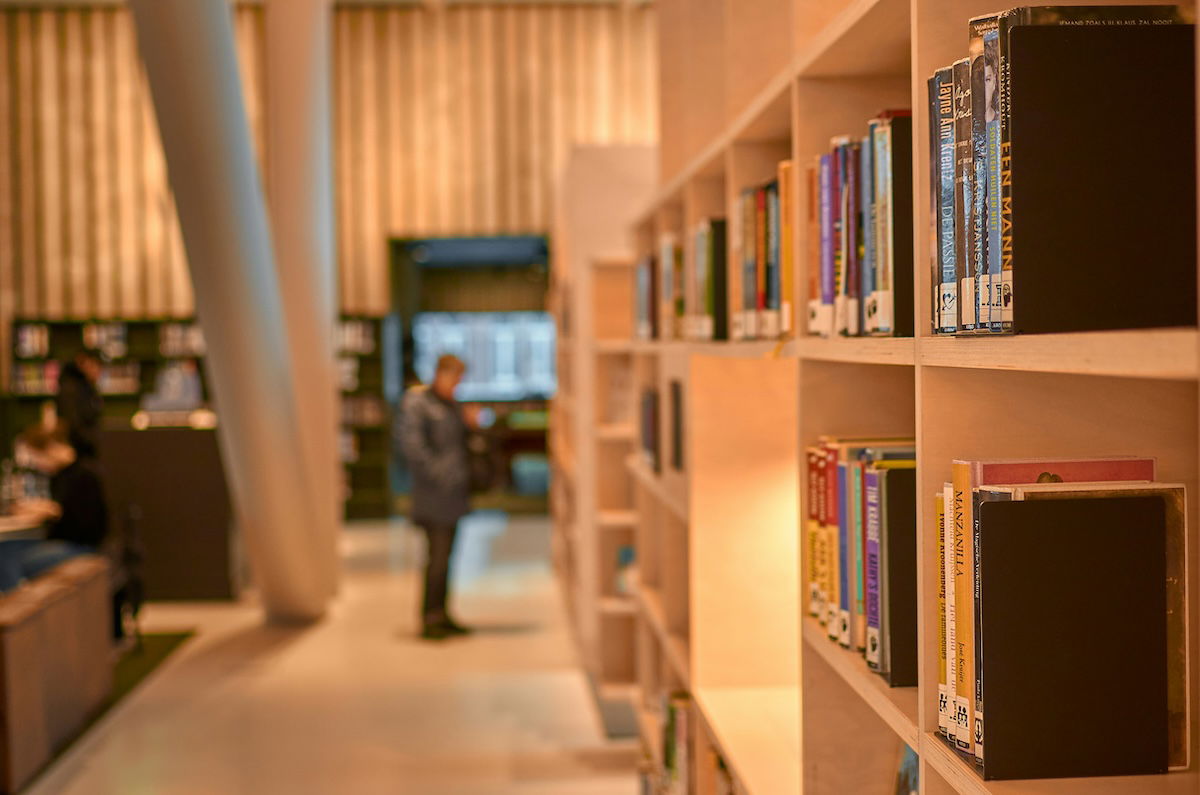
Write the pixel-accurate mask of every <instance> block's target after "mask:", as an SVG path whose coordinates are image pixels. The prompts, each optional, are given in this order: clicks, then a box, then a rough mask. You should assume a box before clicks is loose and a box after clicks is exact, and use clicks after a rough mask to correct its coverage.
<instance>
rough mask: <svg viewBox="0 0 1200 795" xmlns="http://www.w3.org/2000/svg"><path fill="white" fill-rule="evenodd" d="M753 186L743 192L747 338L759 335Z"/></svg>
mask: <svg viewBox="0 0 1200 795" xmlns="http://www.w3.org/2000/svg"><path fill="white" fill-rule="evenodd" d="M755 193H756V192H755V190H754V189H753V188H751V189H749V190H746V191H743V192H742V218H743V221H742V223H743V233H742V234H743V237H742V317H743V321H742V323H743V330H744V332H745V336H746V338H747V339H754V338H755V337H757V336H758V302H757V296H758V212H757V206H756V199H755Z"/></svg>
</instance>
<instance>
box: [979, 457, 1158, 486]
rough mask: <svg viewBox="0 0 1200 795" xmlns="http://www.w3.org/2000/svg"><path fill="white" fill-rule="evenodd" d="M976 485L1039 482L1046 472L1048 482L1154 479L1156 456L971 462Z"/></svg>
mask: <svg viewBox="0 0 1200 795" xmlns="http://www.w3.org/2000/svg"><path fill="white" fill-rule="evenodd" d="M969 463H970V464H971V483H972V485H973V486H984V485H999V484H1003V483H1037V482H1039V478H1042V476H1043V475H1049V476H1051V477H1050V478H1049V479H1043V480H1048V481H1049V482H1063V483H1078V482H1081V481H1104V480H1155V479H1156V473H1155V470H1156V469H1157V466H1156V463H1157V462H1156V459H1154V458H1138V457H1135V456H1114V457H1112V458H1060V459H1056V458H1029V459H1009V460H997V461H971V462H969Z"/></svg>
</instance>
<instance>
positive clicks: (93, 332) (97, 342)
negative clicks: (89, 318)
mask: <svg viewBox="0 0 1200 795" xmlns="http://www.w3.org/2000/svg"><path fill="white" fill-rule="evenodd" d="M83 346H84V347H85V348H87V349H88V350H92V351H96V352H98V353H99V354H100V355H101V356H102V357H104V358H105V359H119V358H121V357H122V356H124V355H125V354H127V353H129V328H128V327H127V326H126V325H125V324H124V323H87V324H85V325H84V327H83Z"/></svg>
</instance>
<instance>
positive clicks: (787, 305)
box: [779, 160, 796, 337]
mask: <svg viewBox="0 0 1200 795" xmlns="http://www.w3.org/2000/svg"><path fill="white" fill-rule="evenodd" d="M795 179H796V176H795V173H794V171H793V169H792V161H791V160H784V161H783V162H782V163H780V164H779V315H780V330H781V331H782V334H783V336H785V337H790V336H792V335H794V334H795V333H796V253H795V239H796V227H795V223H796V184H795Z"/></svg>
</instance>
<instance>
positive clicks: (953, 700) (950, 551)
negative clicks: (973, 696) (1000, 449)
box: [942, 483, 958, 745]
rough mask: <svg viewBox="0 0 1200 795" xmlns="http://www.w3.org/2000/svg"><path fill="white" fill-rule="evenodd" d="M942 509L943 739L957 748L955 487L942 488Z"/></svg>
mask: <svg viewBox="0 0 1200 795" xmlns="http://www.w3.org/2000/svg"><path fill="white" fill-rule="evenodd" d="M942 505H943V506H944V507H943V515H944V517H945V520H944V521H943V522H942V529H943V534H944V539H945V540H944V541H943V544H944V546H945V549H946V567H945V568H946V707H947V710H948V712H949V714H948V718H949V725H948V726H947V727H946V737H947V738H948V739H949V740H950V741H951V742H954V743H955V744H956V745H957V737H958V696H957V693H958V690H957V687H958V655H957V654H956V653H955V645H956V643H957V642H958V638H957V632H956V630H957V628H958V621H957V618H958V616H957V615H956V614H955V610H954V485H953V484H952V483H947V484H945V485H944V486H943V488H942Z"/></svg>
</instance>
